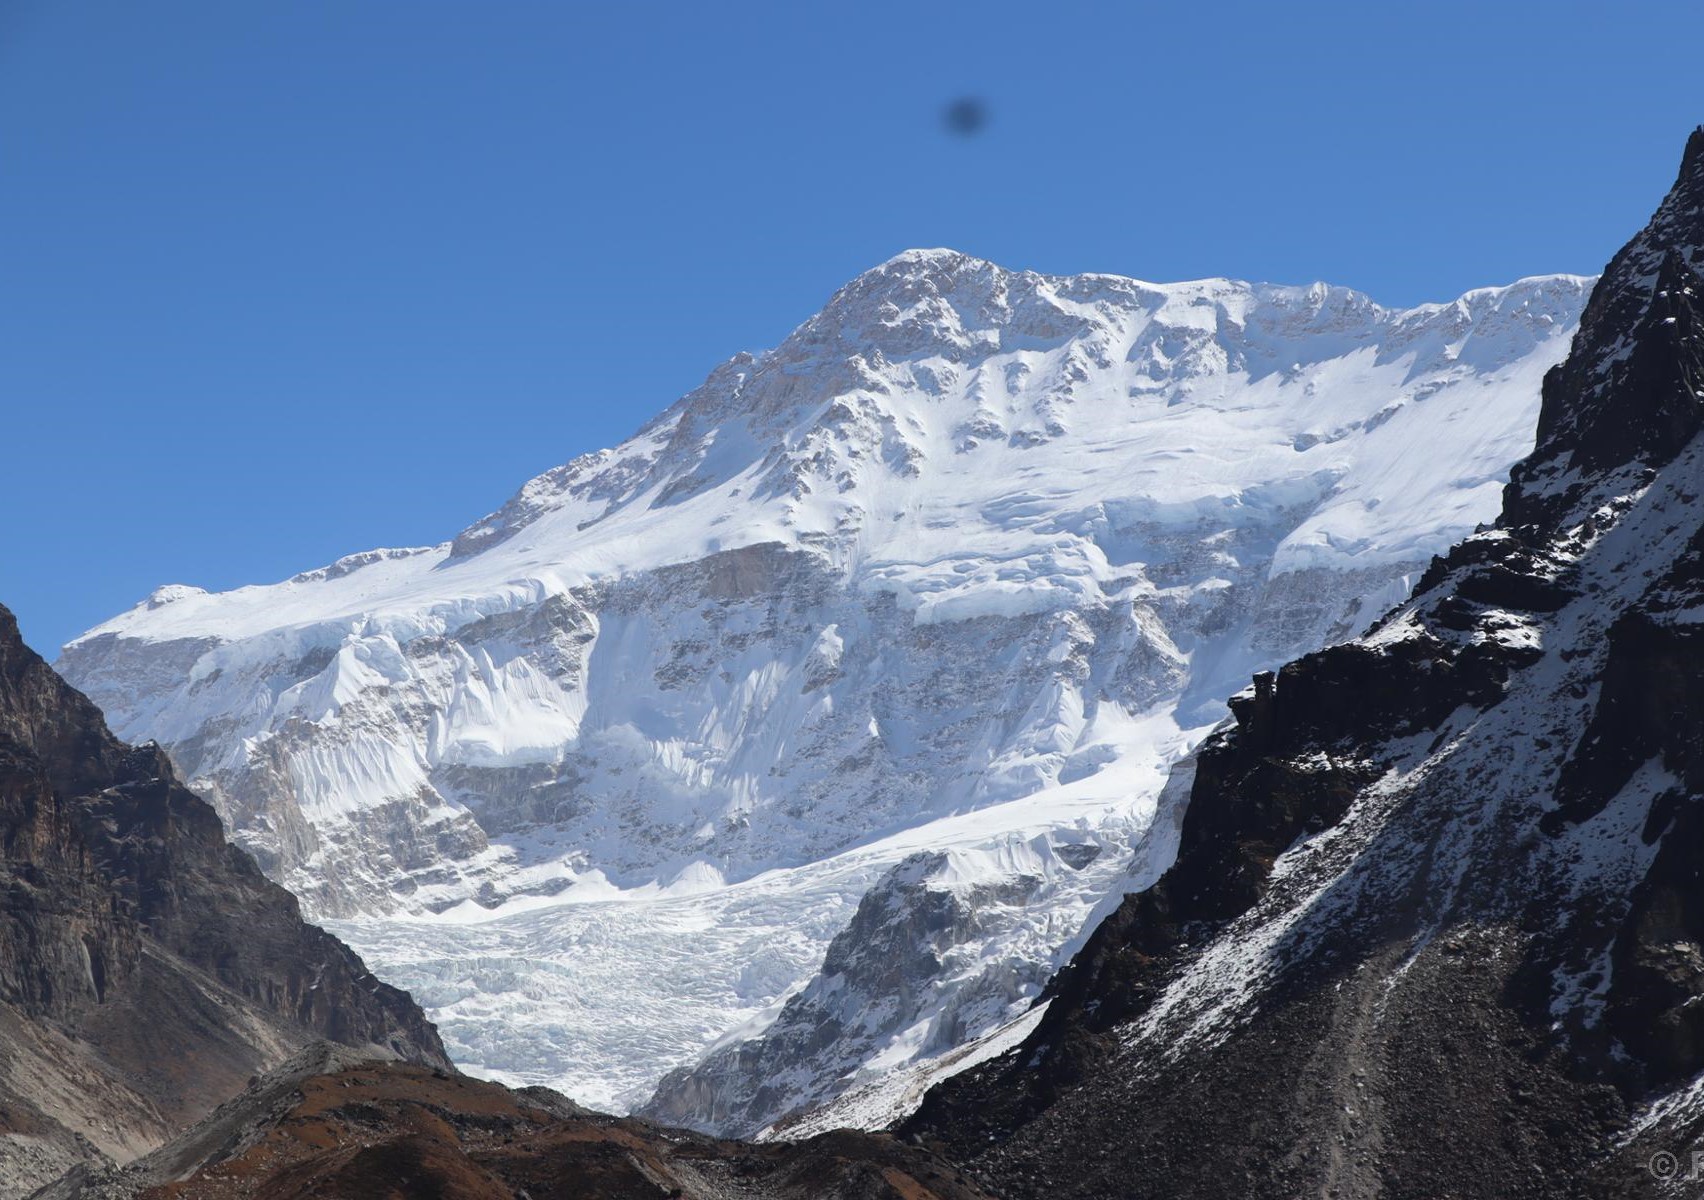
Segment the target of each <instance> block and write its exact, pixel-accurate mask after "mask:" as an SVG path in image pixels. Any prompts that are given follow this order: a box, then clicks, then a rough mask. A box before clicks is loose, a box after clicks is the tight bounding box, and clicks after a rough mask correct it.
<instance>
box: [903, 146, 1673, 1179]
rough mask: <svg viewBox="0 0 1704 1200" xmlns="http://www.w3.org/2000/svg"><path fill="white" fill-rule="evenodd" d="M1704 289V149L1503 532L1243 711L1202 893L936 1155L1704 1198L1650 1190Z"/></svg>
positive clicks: (962, 1086) (1589, 337) (938, 1118)
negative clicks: (1703, 271) (1360, 634)
mask: <svg viewBox="0 0 1704 1200" xmlns="http://www.w3.org/2000/svg"><path fill="white" fill-rule="evenodd" d="M1701 268H1704V130H1701V131H1700V132H1699V133H1696V134H1694V135H1693V137H1692V139H1691V140H1690V141H1689V143H1688V146H1687V151H1686V156H1685V161H1684V163H1683V166H1682V171H1681V176H1680V179H1679V181H1678V182H1677V183H1676V185H1675V188H1674V190H1673V191H1672V192H1671V193H1670V195H1669V197H1668V198H1667V199H1666V200H1665V201H1664V202H1663V204H1662V206H1661V207H1660V208H1659V209H1658V211H1657V214H1656V215H1655V217H1654V218H1653V219H1652V222H1651V224H1650V226H1649V227H1647V228H1646V229H1645V230H1644V231H1643V232H1642V233H1641V234H1640V235H1639V236H1638V237H1637V238H1635V239H1634V240H1633V242H1631V243H1630V244H1629V245H1628V246H1627V248H1626V249H1624V250H1622V251H1621V253H1619V254H1618V255H1617V256H1616V258H1615V259H1614V261H1612V262H1611V264H1610V266H1609V268H1608V270H1607V271H1606V273H1605V275H1604V277H1603V279H1602V281H1601V282H1600V283H1599V285H1598V287H1597V289H1596V291H1595V292H1594V294H1593V296H1592V299H1591V301H1590V303H1589V304H1588V306H1587V309H1586V314H1585V317H1584V319H1583V321H1582V325H1581V330H1580V333H1579V335H1578V337H1577V338H1576V340H1575V343H1574V347H1573V351H1572V354H1571V355H1570V357H1569V359H1568V361H1567V362H1566V363H1564V364H1563V365H1562V366H1560V367H1558V368H1557V369H1556V370H1554V371H1553V372H1552V373H1551V374H1550V376H1549V377H1548V378H1547V379H1546V381H1545V385H1544V409H1543V418H1542V421H1541V427H1540V430H1539V438H1538V445H1537V448H1536V449H1535V451H1534V454H1533V456H1532V457H1531V458H1530V459H1529V460H1527V462H1525V463H1524V464H1522V465H1521V466H1520V467H1519V468H1517V470H1516V471H1515V473H1514V476H1513V480H1512V482H1511V484H1510V486H1509V488H1508V491H1507V493H1506V496H1505V512H1504V516H1503V519H1502V520H1501V521H1500V522H1499V524H1498V526H1497V527H1496V528H1494V529H1491V530H1487V531H1485V532H1483V533H1480V534H1476V535H1475V536H1474V537H1472V538H1469V539H1468V540H1467V541H1466V542H1464V543H1463V544H1461V545H1460V546H1458V547H1456V548H1455V549H1454V550H1452V551H1451V553H1450V554H1449V555H1447V556H1445V557H1444V558H1442V559H1439V560H1438V561H1436V562H1435V563H1434V564H1433V566H1432V568H1431V569H1430V570H1429V571H1428V572H1427V575H1426V577H1425V578H1424V580H1423V581H1422V584H1421V587H1420V589H1419V590H1418V592H1417V593H1416V596H1415V598H1414V599H1413V600H1412V601H1411V602H1410V603H1409V604H1407V605H1405V606H1404V607H1402V608H1400V609H1398V610H1397V611H1396V612H1394V613H1392V614H1390V615H1388V616H1387V617H1385V618H1384V619H1383V620H1382V621H1381V622H1380V623H1379V624H1378V625H1377V626H1376V627H1375V628H1374V629H1373V630H1372V631H1371V632H1369V633H1368V634H1367V635H1366V636H1365V637H1363V638H1362V639H1360V640H1359V641H1356V642H1353V643H1350V644H1347V645H1344V646H1339V647H1335V648H1333V649H1330V650H1326V651H1324V652H1322V653H1320V654H1315V655H1311V656H1309V657H1307V658H1303V659H1301V660H1298V661H1297V662H1294V663H1291V664H1290V665H1288V666H1286V667H1285V668H1284V669H1283V670H1282V671H1280V672H1279V673H1278V675H1277V677H1276V679H1262V680H1257V681H1256V686H1255V687H1254V688H1253V689H1251V691H1249V692H1245V693H1244V694H1243V695H1242V696H1240V697H1238V698H1237V700H1236V701H1235V702H1234V703H1233V706H1232V708H1233V713H1234V718H1235V719H1234V724H1233V725H1231V726H1230V727H1227V728H1225V729H1223V730H1221V731H1220V732H1218V733H1217V734H1215V735H1214V736H1213V737H1212V738H1210V739H1209V740H1208V742H1207V743H1206V744H1205V746H1204V747H1203V748H1202V750H1201V751H1200V755H1199V765H1198V772H1197V776H1196V781H1195V785H1194V788H1193V791H1192V793H1191V800H1190V807H1189V809H1188V812H1187V815H1186V816H1185V819H1184V824H1183V831H1182V838H1181V843H1180V850H1179V854H1178V859H1177V862H1176V864H1175V866H1174V867H1173V868H1172V869H1171V870H1170V871H1169V872H1168V873H1167V874H1166V875H1165V876H1164V878H1162V879H1161V881H1160V882H1159V883H1158V884H1157V885H1156V886H1154V887H1153V888H1152V889H1150V890H1148V891H1147V892H1144V893H1142V894H1139V895H1135V896H1132V897H1130V898H1128V899H1127V900H1126V901H1125V903H1124V904H1123V906H1122V907H1121V908H1120V909H1119V910H1118V911H1117V912H1116V913H1115V914H1114V915H1113V916H1112V917H1111V918H1110V919H1108V920H1107V921H1106V922H1105V923H1104V924H1103V925H1102V926H1101V927H1100V928H1099V929H1098V930H1097V931H1096V933H1095V934H1094V936H1093V937H1092V938H1091V940H1090V941H1089V943H1088V945H1087V946H1086V947H1085V948H1084V950H1083V952H1082V953H1081V954H1080V955H1079V956H1078V958H1077V959H1076V960H1075V961H1074V962H1073V963H1072V964H1071V966H1070V967H1069V968H1067V970H1065V971H1064V972H1062V973H1061V975H1060V976H1059V977H1058V978H1057V979H1056V980H1055V981H1054V983H1053V984H1052V985H1051V988H1050V992H1051V996H1052V1001H1053V1003H1052V1005H1051V1007H1050V1008H1049V1010H1048V1012H1047V1014H1046V1016H1045V1018H1044V1019H1043V1021H1042V1022H1041V1024H1040V1025H1039V1026H1038V1028H1037V1030H1036V1032H1035V1033H1034V1034H1033V1035H1032V1037H1031V1038H1030V1039H1029V1040H1028V1041H1027V1042H1026V1043H1025V1045H1023V1046H1022V1047H1020V1048H1019V1049H1018V1050H1017V1051H1015V1052H1013V1053H1012V1054H1011V1055H1008V1056H1006V1057H1005V1058H1003V1059H1000V1060H996V1061H994V1062H992V1063H989V1064H986V1065H984V1066H983V1067H981V1068H978V1069H976V1070H974V1071H972V1072H968V1073H967V1074H966V1075H964V1076H961V1077H959V1078H957V1079H954V1080H951V1081H949V1082H948V1083H946V1084H944V1085H942V1086H940V1087H938V1088H937V1089H935V1091H933V1092H932V1093H931V1094H930V1096H929V1098H928V1099H927V1100H926V1102H925V1104H924V1107H923V1109H922V1110H921V1111H920V1112H919V1113H918V1115H917V1116H916V1117H915V1118H914V1119H913V1120H912V1121H911V1122H909V1123H908V1124H907V1125H906V1126H905V1127H904V1129H903V1132H904V1133H905V1134H907V1135H909V1136H911V1137H914V1138H916V1139H918V1140H920V1141H923V1142H924V1143H926V1144H931V1145H934V1146H935V1147H937V1148H939V1149H942V1150H944V1151H945V1152H947V1153H948V1154H949V1155H952V1156H955V1157H957V1158H958V1159H959V1160H960V1161H963V1162H966V1163H968V1164H969V1168H970V1170H971V1171H972V1172H973V1173H974V1174H975V1175H977V1176H978V1177H980V1178H982V1179H984V1180H986V1181H988V1182H989V1183H990V1184H991V1185H992V1184H995V1183H997V1184H998V1186H999V1187H1000V1188H1001V1189H1002V1194H1004V1195H1007V1196H1011V1197H1024V1196H1042V1195H1047V1196H1050V1197H1060V1196H1081V1197H1113V1196H1132V1197H1134V1196H1154V1197H1160V1196H1178V1195H1187V1196H1192V1197H1218V1196H1225V1197H1230V1196H1237V1197H1246V1196H1260V1197H1291V1196H1298V1195H1320V1196H1334V1195H1336V1196H1345V1197H1348V1196H1354V1197H1362V1196H1381V1197H1413V1198H1415V1200H1420V1198H1422V1197H1436V1196H1444V1195H1448V1196H1455V1197H1486V1198H1488V1200H1489V1198H1491V1197H1498V1198H1504V1197H1520V1196H1533V1197H1539V1196H1560V1195H1566V1196H1617V1195H1629V1196H1635V1195H1654V1194H1675V1195H1679V1194H1684V1193H1683V1191H1681V1190H1678V1189H1679V1187H1680V1184H1677V1185H1676V1188H1677V1190H1675V1191H1673V1192H1672V1193H1670V1192H1665V1191H1663V1184H1664V1182H1665V1181H1663V1180H1661V1179H1659V1178H1658V1177H1657V1176H1656V1175H1653V1174H1652V1173H1651V1172H1650V1171H1649V1170H1648V1169H1647V1167H1646V1163H1647V1160H1648V1158H1649V1156H1650V1154H1651V1153H1653V1152H1654V1151H1657V1150H1663V1151H1667V1152H1671V1153H1673V1154H1675V1155H1677V1156H1678V1158H1679V1159H1680V1160H1681V1162H1682V1163H1683V1164H1684V1163H1687V1162H1690V1161H1691V1160H1690V1158H1689V1154H1690V1152H1691V1149H1692V1147H1693V1145H1694V1143H1695V1142H1696V1141H1697V1140H1698V1138H1699V1136H1700V1134H1701V1133H1704V1099H1701V1098H1700V1096H1699V1095H1698V1094H1697V1091H1696V1088H1695V1086H1694V1084H1693V1081H1694V1080H1695V1079H1696V1078H1697V1077H1698V1075H1699V1073H1700V1072H1701V1071H1704V1003H1701V998H1704V878H1701V877H1700V876H1701V871H1704V856H1701V855H1700V847H1701V846H1704V502H1701V497H1704V444H1701V443H1704V439H1699V438H1697V437H1696V434H1697V433H1698V430H1699V428H1700V425H1701V424H1704V398H1701V395H1700V389H1701V388H1704V325H1701V324H1700V316H1701V315H1704V314H1701V313H1700V310H1699V307H1698V297H1700V296H1704V275H1701V274H1700V269H1701ZM1693 1186H1694V1189H1695V1188H1696V1184H1694V1185H1693Z"/></svg>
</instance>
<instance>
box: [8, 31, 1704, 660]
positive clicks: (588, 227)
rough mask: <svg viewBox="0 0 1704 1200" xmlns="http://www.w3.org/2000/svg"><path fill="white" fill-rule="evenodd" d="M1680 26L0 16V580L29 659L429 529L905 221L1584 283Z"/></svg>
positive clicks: (1393, 276) (1390, 283) (657, 392)
mask: <svg viewBox="0 0 1704 1200" xmlns="http://www.w3.org/2000/svg"><path fill="white" fill-rule="evenodd" d="M1701 41H1704V6H1699V5H1691V4H1685V5H1683V4H1679V3H1675V4H1663V5H1655V4H1623V5H1616V6H1610V5H1602V4H1594V5H1584V4H1580V5H1574V4H1548V5H1536V4H1520V5H1516V4H1484V3H1476V4H1453V3H1426V4H1419V3H1400V2H1393V3H1388V4H1383V5H1368V4H1360V3H1358V4H1326V5H1311V6H1310V5H1276V4H1269V3H1260V4H1256V3H1248V4H1221V5H1208V4H1195V5H1184V4H1176V3H1168V4H1154V5H1148V4H1119V5H1114V4H1103V5H1087V4H1073V3H1059V2H1054V3H1049V4H1047V5H1039V4H1021V5H1020V4H1003V3H986V4H975V5H969V4H966V5H954V4H944V3H923V2H918V0H913V2H912V3H907V4H886V3H873V2H866V3H859V4H856V5H850V4H848V5H834V6H828V5H814V4H799V3H791V4H774V5H769V4H716V5H688V4H685V3H678V4H668V5H645V4H621V5H607V6H600V7H596V8H594V7H592V6H589V5H577V4H570V3H567V2H566V0H553V2H550V3H525V2H521V0H502V2H498V3H492V4H473V3H468V2H462V3H454V4H450V3H437V2H433V0H387V2H378V0H331V2H324V3H320V2H315V0H291V2H290V3H278V4H262V3H230V2H229V0H203V2H199V3H183V2H174V0H151V2H150V3H148V4H137V3H134V0H109V2H103V3H96V2H92V0H51V2H50V0H0V330H3V331H4V332H3V333H0V412H3V414H4V418H5V422H4V425H3V426H0V428H3V429H4V430H5V437H6V440H7V451H8V452H7V453H6V454H5V456H4V460H3V461H4V469H3V470H0V503H3V504H4V506H5V511H6V514H7V516H6V523H5V529H6V535H5V536H6V542H5V553H4V555H3V556H0V602H4V603H5V604H7V605H9V606H11V607H12V608H13V609H14V610H16V611H17V612H18V614H19V617H20V619H21V621H22V622H23V626H24V632H25V634H26V636H28V637H29V638H30V639H31V640H32V642H34V643H35V644H36V645H37V646H38V647H40V648H42V649H43V650H44V651H46V652H48V653H49V656H50V657H51V655H52V651H53V648H54V647H56V646H57V645H58V644H59V643H60V642H62V641H63V640H65V639H67V638H69V637H71V636H73V635H75V634H76V633H77V632H79V631H81V630H82V629H83V628H86V627H87V626H89V625H91V624H93V623H95V622H97V621H99V620H102V619H104V618H105V617H107V616H110V615H111V614H113V613H114V612H116V611H118V610H120V609H123V608H126V607H128V606H129V605H131V604H133V603H134V602H135V601H136V600H138V599H139V598H141V597H142V596H143V595H145V594H146V593H147V592H149V591H150V590H152V589H153V588H154V587H155V586H157V585H159V584H161V583H167V582H185V583H194V584H199V585H201V586H204V587H210V588H224V587H231V586H236V585H239V584H242V583H247V582H259V581H267V580H272V579H277V578H280V577H282V576H285V575H288V574H291V573H293V572H295V571H298V570H301V569H304V568H308V567H312V566H316V565H319V564H322V563H324V562H326V561H329V560H331V559H333V558H335V557H337V556H339V555H341V554H345V553H348V552H351V551H355V550H359V549H364V548H368V547H371V546H375V545H406V544H429V543H433V542H437V541H440V540H442V539H444V538H446V537H448V536H450V535H452V534H453V533H455V532H456V530H457V529H459V528H460V527H461V526H463V525H465V524H467V523H469V522H471V521H472V520H474V519H475V518H477V517H479V516H480V515H482V514H483V513H485V512H487V511H488V510H490V509H491V508H493V507H495V506H496V505H498V504H499V503H501V502H502V501H503V500H504V499H505V498H506V497H507V496H508V495H509V494H510V493H511V492H512V491H513V490H514V489H515V488H516V487H517V486H519V484H520V483H522V482H523V481H524V480H525V479H526V478H528V477H529V476H530V475H532V474H534V473H536V472H538V471H540V470H543V469H545V468H548V467H550V466H552V465H554V464H556V463H559V462H563V461H566V460H567V459H569V458H571V457H573V456H574V455H575V454H577V453H580V452H582V451H585V450H589V449H594V448H597V447H599V446H603V445H607V444H610V443H612V442H614V441H617V440H619V439H620V438H621V437H623V436H625V435H626V434H627V433H629V432H631V431H632V430H633V429H634V428H636V427H637V426H638V425H639V424H641V423H642V422H643V421H644V420H645V419H646V418H647V417H649V416H650V415H652V414H653V413H655V412H656V411H658V410H659V409H661V408H663V407H664V406H666V405H667V404H668V403H669V402H670V401H672V400H673V399H674V398H675V397H676V396H678V395H679V394H680V393H681V392H683V391H686V390H687V389H689V388H691V387H692V386H694V385H695V384H696V383H697V382H698V381H699V380H700V379H702V377H703V376H704V374H705V373H706V372H707V371H708V370H709V369H710V367H712V366H713V365H714V364H715V363H716V362H718V361H720V360H721V359H723V358H725V357H727V356H728V355H729V354H731V353H733V352H734V351H736V350H739V349H742V348H759V347H763V346H766V345H771V344H773V343H774V342H776V341H777V340H779V339H780V338H781V337H783V336H784V335H785V334H786V332H787V331H788V330H789V329H790V328H791V327H792V326H793V325H795V324H797V323H798V322H799V321H801V320H803V319H804V318H806V317H808V316H809V315H810V314H811V313H812V312H814V311H815V310H816V309H817V308H818V307H819V306H820V305H821V304H822V302H823V301H824V300H825V299H826V298H827V297H828V295H829V294H830V293H831V292H832V291H833V290H834V289H835V288H836V287H837V286H838V285H839V284H841V283H842V282H844V281H845V280H846V279H848V278H850V277H851V276H853V275H855V274H857V273H858V272H859V271H860V270H863V269H865V268H867V267H869V266H872V265H874V264H875V263H877V262H879V261H881V260H882V259H884V258H886V257H888V256H890V255H892V254H894V253H895V252H897V251H899V250H901V249H903V248H905V247H908V246H919V245H921V246H935V245H945V246H952V247H956V248H958V249H962V250H966V251H969V252H971V253H975V254H979V255H983V256H985V257H988V258H992V259H994V260H996V261H998V262H1001V263H1003V264H1006V265H1008V266H1013V267H1027V268H1033V269H1036V270H1042V271H1053V272H1071V271H1083V270H1097V271H1110V272H1118V273H1122V274H1129V275H1135V276H1138V277H1142V278H1147V279H1153V280H1172V279H1179V278H1193V277H1199V276H1204V275H1221V274H1222V275H1233V276H1238V277H1243V278H1256V279H1264V280H1274V281H1279V282H1295V283H1301V282H1308V281H1311V280H1314V279H1326V280H1329V281H1331V282H1334V283H1342V284H1347V285H1350V286H1354V287H1358V288H1361V289H1362V290H1364V291H1367V292H1369V293H1370V294H1372V295H1373V296H1374V297H1375V298H1376V299H1379V300H1381V301H1384V302H1387V303H1394V304H1408V303H1413V302H1417V301H1421V300H1432V299H1445V298H1449V297H1451V296H1454V295H1456V294H1458V293H1459V292H1461V291H1463V290H1465V289H1467V288H1469V287H1474V286H1479V285H1483V284H1493V283H1503V282H1507V281H1509V280H1511V279H1514V278H1517V277H1519V276H1521V275H1527V274H1536V273H1543V272H1550V271H1578V272H1592V271H1596V270H1597V269H1598V268H1599V267H1600V266H1601V265H1602V263H1603V262H1604V261H1605V260H1606V259H1607V258H1608V256H1609V255H1610V254H1611V253H1612V252H1613V251H1614V250H1615V248H1616V247H1617V246H1618V245H1619V244H1620V243H1621V242H1622V241H1623V240H1625V239H1626V238H1627V237H1628V236H1629V235H1630V234H1631V233H1633V231H1634V230H1635V229H1636V228H1637V227H1638V226H1639V225H1640V224H1641V223H1642V222H1643V221H1644V219H1645V217H1646V216H1647V215H1648V214H1649V212H1650V210H1651V209H1652V208H1653V207H1654V206H1655V204H1656V202H1657V200H1658V199H1659V198H1660V196H1661V194H1662V192H1663V190H1664V189H1665V188H1666V187H1667V185H1668V183H1669V182H1670V181H1671V179H1672V177H1673V173H1674V169H1675V166H1676V164H1677V162H1678V158H1679V154H1680V149H1681V145H1682V143H1683V141H1684V139H1685V135H1686V133H1687V131H1688V130H1689V129H1690V128H1691V127H1692V126H1693V125H1694V124H1696V123H1698V122H1699V121H1700V120H1701V119H1704V103H1701V101H1704V74H1701V73H1700V72H1699V71H1698V70H1697V69H1696V64H1695V61H1694V59H1695V56H1696V48H1697V46H1698V45H1699V44H1700V43H1701ZM963 95H974V96H977V97H980V98H981V99H982V100H983V101H984V103H985V105H986V108H987V111H988V113H989V116H990V120H989V123H988V124H987V126H986V128H985V129H984V130H983V132H982V133H981V134H979V135H978V136H975V137H969V138H966V137H954V136H952V135H950V134H949V133H948V132H947V131H946V129H945V128H944V126H943V123H942V121H941V119H940V114H941V112H942V110H943V108H944V106H945V105H947V104H948V103H950V102H951V101H952V100H953V99H954V98H956V97H959V96H963Z"/></svg>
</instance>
